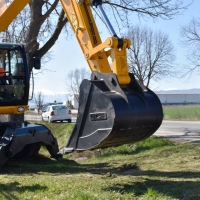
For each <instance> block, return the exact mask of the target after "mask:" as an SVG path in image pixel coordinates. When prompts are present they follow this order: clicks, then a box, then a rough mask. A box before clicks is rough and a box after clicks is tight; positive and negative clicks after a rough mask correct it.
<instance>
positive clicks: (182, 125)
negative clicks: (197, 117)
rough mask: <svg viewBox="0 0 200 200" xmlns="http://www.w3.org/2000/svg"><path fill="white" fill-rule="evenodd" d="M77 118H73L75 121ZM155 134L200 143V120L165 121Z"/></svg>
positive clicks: (30, 118) (35, 119) (39, 117)
mask: <svg viewBox="0 0 200 200" xmlns="http://www.w3.org/2000/svg"><path fill="white" fill-rule="evenodd" d="M25 120H34V121H40V120H41V116H37V115H25ZM75 121H76V119H75V118H73V119H72V123H75ZM154 136H157V137H164V138H168V139H172V140H175V141H177V142H184V143H186V142H188V143H199V144H200V122H194V121H163V122H162V124H161V126H160V128H159V129H158V130H157V131H156V133H154Z"/></svg>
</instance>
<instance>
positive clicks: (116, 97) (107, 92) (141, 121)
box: [61, 72, 163, 153]
mask: <svg viewBox="0 0 200 200" xmlns="http://www.w3.org/2000/svg"><path fill="white" fill-rule="evenodd" d="M130 77H131V82H130V84H128V85H125V86H124V87H120V85H119V83H118V79H117V77H116V75H115V74H113V73H111V74H102V73H100V72H93V73H92V75H91V80H83V82H82V83H81V86H80V96H79V109H78V116H77V122H76V125H75V127H74V129H73V132H72V134H71V136H70V138H69V141H68V143H67V145H66V147H65V148H64V149H62V150H61V153H68V152H72V151H83V150H88V149H91V150H93V149H97V148H107V147H111V146H119V145H122V144H126V143H134V142H138V141H140V140H143V139H146V138H147V137H149V136H151V135H152V134H153V133H154V132H155V131H156V130H157V129H158V128H159V126H160V125H161V123H162V119H163V110H162V105H161V103H160V100H159V98H158V97H157V95H156V94H155V93H153V92H152V91H151V90H149V89H148V88H146V89H142V87H141V86H140V85H139V84H138V82H137V81H136V79H135V77H134V75H133V74H130Z"/></svg>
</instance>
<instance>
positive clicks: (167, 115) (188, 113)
mask: <svg viewBox="0 0 200 200" xmlns="http://www.w3.org/2000/svg"><path fill="white" fill-rule="evenodd" d="M163 113H164V119H165V120H190V121H192V120H193V121H198V120H200V105H194V106H187V105H183V106H163Z"/></svg>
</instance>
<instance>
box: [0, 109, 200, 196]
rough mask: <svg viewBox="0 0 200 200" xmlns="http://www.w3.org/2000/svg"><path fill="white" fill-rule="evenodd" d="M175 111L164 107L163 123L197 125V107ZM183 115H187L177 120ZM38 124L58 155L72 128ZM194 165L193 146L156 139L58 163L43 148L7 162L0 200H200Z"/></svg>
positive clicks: (199, 166)
mask: <svg viewBox="0 0 200 200" xmlns="http://www.w3.org/2000/svg"><path fill="white" fill-rule="evenodd" d="M193 108H194V109H193ZM176 109H177V111H176V112H175V110H176ZM176 109H175V108H172V107H165V108H164V115H165V118H166V119H172V120H173V119H176V120H180V119H185V120H191V119H194V120H198V117H197V116H198V115H200V113H199V107H198V106H196V107H194V106H190V107H189V106H188V107H187V108H186V107H185V108H184V109H183V108H181V107H176ZM185 110H189V111H188V112H191V113H193V114H183V113H185V112H186V111H185ZM191 110H192V111H191ZM174 113H175V114H174ZM177 113H179V116H182V117H181V118H180V117H177ZM196 113H197V115H196ZM194 114H195V117H194ZM187 115H190V117H189V118H187ZM169 116H170V117H169ZM183 116H184V117H183ZM191 116H192V117H191ZM39 123H42V122H39ZM43 124H45V125H46V126H48V127H49V128H50V129H51V131H52V133H54V136H55V137H56V138H57V140H58V143H59V147H60V149H61V148H62V147H64V146H65V145H66V142H67V140H68V137H69V135H70V133H71V131H72V129H73V126H74V125H73V124H68V123H51V124H48V123H43ZM199 159H200V146H199V145H194V144H193V145H191V144H175V143H173V142H172V141H169V140H166V139H161V138H157V137H150V138H148V139H146V140H145V141H142V142H139V143H136V144H127V145H123V146H120V147H116V148H108V149H105V150H95V151H85V152H80V153H71V154H68V155H64V156H63V158H62V159H60V160H54V159H52V158H50V157H49V154H48V152H47V151H46V149H45V148H44V147H43V148H42V149H41V150H40V154H39V155H38V156H36V157H34V158H31V159H26V160H14V159H12V160H9V161H8V163H7V164H6V166H5V168H4V173H3V174H1V175H0V199H5V200H7V199H8V200H13V199H14V200H18V199H20V200H21V199H42V200H43V199H55V200H66V199H70V200H118V199H119V200H132V199H134V200H143V199H145V200H146V199H148V200H151V199H152V200H155V199H158V200H162V199H163V200H174V199H183V200H195V199H200V191H199V188H200V162H199Z"/></svg>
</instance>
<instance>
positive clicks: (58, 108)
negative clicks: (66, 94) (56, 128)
mask: <svg viewBox="0 0 200 200" xmlns="http://www.w3.org/2000/svg"><path fill="white" fill-rule="evenodd" d="M42 121H48V122H49V123H50V122H55V121H61V122H63V121H68V122H69V123H71V121H72V114H71V110H70V109H68V107H67V106H65V105H50V106H47V107H46V109H45V110H43V111H42Z"/></svg>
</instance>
